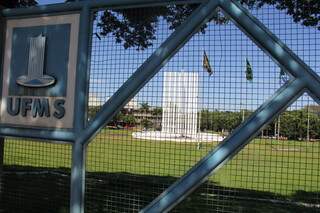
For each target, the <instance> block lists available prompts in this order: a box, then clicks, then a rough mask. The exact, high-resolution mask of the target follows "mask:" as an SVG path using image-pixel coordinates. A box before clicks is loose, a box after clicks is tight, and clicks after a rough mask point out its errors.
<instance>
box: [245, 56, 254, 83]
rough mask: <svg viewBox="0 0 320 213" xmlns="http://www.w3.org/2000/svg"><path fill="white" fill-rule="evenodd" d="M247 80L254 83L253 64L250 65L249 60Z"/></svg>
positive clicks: (247, 63)
mask: <svg viewBox="0 0 320 213" xmlns="http://www.w3.org/2000/svg"><path fill="white" fill-rule="evenodd" d="M246 79H247V80H248V81H252V80H253V72H252V67H251V64H250V62H249V60H248V58H246Z"/></svg>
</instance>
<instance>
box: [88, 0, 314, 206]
mask: <svg viewBox="0 0 320 213" xmlns="http://www.w3.org/2000/svg"><path fill="white" fill-rule="evenodd" d="M194 8H196V6H193V5H192V6H174V5H173V6H168V7H166V8H162V7H157V8H144V9H127V10H121V9H119V10H101V11H98V12H96V13H95V14H94V23H93V34H92V56H91V67H90V69H91V74H90V91H89V103H88V110H89V122H90V118H92V117H93V116H94V115H95V113H96V112H97V111H98V110H99V109H100V107H101V105H102V104H103V103H104V102H105V101H107V100H108V99H109V98H110V97H111V96H112V94H113V93H114V92H115V91H116V90H117V89H118V88H119V87H120V86H121V84H122V83H123V82H125V81H126V80H127V79H128V78H129V77H130V75H131V74H132V73H133V72H134V71H135V70H136V69H137V68H138V67H139V66H140V65H141V64H142V63H143V62H144V60H146V59H147V58H148V56H150V54H151V53H152V52H154V51H155V50H156V48H157V47H158V46H159V45H160V44H161V43H162V42H163V41H164V40H165V39H166V38H167V37H168V36H169V35H170V34H171V33H172V32H173V30H174V29H175V28H176V27H177V26H178V25H179V24H180V23H181V20H184V19H185V17H183V18H181V17H178V15H176V14H180V15H181V14H186V15H185V16H188V15H189V14H190V12H191V11H193V10H194ZM177 11H178V12H179V13H177ZM251 12H253V13H254V15H255V16H257V17H258V18H259V19H260V20H261V21H262V22H263V23H264V24H265V25H266V26H267V27H269V28H270V30H271V31H273V32H274V33H275V34H276V35H277V36H279V37H280V39H282V40H283V41H284V42H285V43H286V44H287V45H288V46H289V47H290V48H291V49H292V50H293V51H294V52H296V53H297V54H298V55H299V56H300V57H301V58H302V59H303V60H305V62H306V63H307V64H309V65H310V66H311V68H312V69H314V70H316V71H317V72H318V73H319V62H317V60H316V58H317V57H318V54H319V51H318V49H319V33H318V31H317V30H316V29H314V28H308V27H303V26H301V25H299V24H296V23H294V22H293V21H292V18H291V17H289V16H288V15H286V14H285V13H284V12H279V11H278V10H276V9H275V8H273V7H263V8H260V9H258V10H252V11H251ZM175 15H176V16H175ZM290 78H291V77H290V76H288V75H287V74H286V72H285V70H283V69H281V67H279V66H278V65H277V64H276V63H274V62H273V61H272V59H271V58H270V57H269V56H268V55H266V54H265V53H264V52H263V51H262V50H260V49H259V47H257V46H256V45H255V44H254V43H253V42H252V41H251V40H250V39H249V38H247V36H246V35H245V34H244V33H242V32H241V31H240V30H239V29H238V28H237V27H236V26H235V25H234V24H233V23H232V22H231V20H229V18H228V17H227V16H225V15H224V14H223V13H222V11H221V10H217V11H216V12H215V16H214V19H213V20H212V21H210V22H209V23H207V25H206V26H205V27H204V28H202V29H201V30H200V31H199V32H198V33H197V34H196V35H195V36H193V38H192V39H191V40H190V41H189V42H188V43H187V44H186V45H185V46H184V47H183V48H182V49H181V50H180V51H178V52H177V53H176V54H175V56H174V57H173V58H172V59H171V60H170V61H168V63H167V64H166V65H165V66H164V67H163V68H162V69H161V71H160V72H159V73H158V74H157V75H156V76H155V77H153V79H151V81H150V82H149V83H148V84H147V85H145V86H144V87H143V88H142V89H141V91H140V92H139V93H138V94H137V95H136V96H135V97H134V98H132V99H131V100H130V102H129V103H128V104H127V105H126V106H125V107H124V108H123V109H121V111H120V113H118V114H117V115H116V116H115V117H114V118H113V119H112V120H111V121H110V122H109V123H108V124H107V125H106V126H105V128H104V129H103V130H102V131H101V132H100V133H99V135H98V136H97V137H96V138H95V139H94V141H93V142H92V143H91V144H89V146H88V159H87V172H86V211H87V212H137V211H139V210H140V209H141V208H143V207H144V206H145V205H147V204H148V203H149V202H150V201H151V200H153V199H154V198H155V197H156V196H157V195H159V194H160V193H161V192H162V191H163V190H164V189H166V188H167V187H168V186H170V185H171V184H172V183H173V182H174V181H176V180H178V179H179V178H180V177H181V176H182V175H183V174H184V173H185V172H186V171H188V170H189V169H190V168H191V167H192V166H193V165H194V164H195V163H196V162H197V161H199V160H200V159H201V158H202V157H203V156H205V155H206V154H207V153H208V152H209V151H211V150H212V149H213V148H214V147H215V146H216V145H217V144H218V143H219V142H220V141H221V140H223V139H224V138H225V137H227V136H228V135H229V134H230V133H231V132H232V131H233V130H234V129H235V128H236V127H238V126H239V125H240V124H241V123H242V122H243V121H244V120H245V119H246V118H248V117H249V116H250V115H251V114H252V113H253V112H254V111H255V110H256V109H257V108H258V107H259V106H260V105H261V104H262V103H263V102H265V101H266V100H267V99H268V98H270V97H271V96H272V94H274V92H275V91H276V90H277V89H279V88H280V87H281V86H282V85H284V84H285V83H286V82H287V81H289V80H290ZM318 121H319V112H318V105H317V103H315V102H314V101H313V100H312V99H310V97H308V96H307V94H306V95H304V96H303V97H302V98H300V99H299V100H298V101H297V102H296V103H294V104H293V105H292V106H291V107H290V108H288V109H287V110H286V111H284V112H283V113H282V114H281V115H280V116H279V117H278V118H276V119H275V120H274V121H273V122H272V123H271V124H269V125H268V126H266V127H265V128H264V129H263V131H262V132H261V133H260V134H259V135H258V136H257V137H256V138H255V139H254V140H253V141H252V142H251V144H249V145H248V146H247V147H246V148H245V149H244V150H242V151H241V152H240V154H239V155H237V156H236V157H235V158H234V159H233V160H232V161H230V162H229V163H228V164H227V165H226V166H225V167H223V168H222V169H220V170H219V171H218V172H217V173H216V174H215V175H214V176H212V177H210V178H209V180H208V181H207V182H206V183H204V184H202V185H201V186H200V188H199V189H197V190H196V191H195V192H194V193H192V194H191V195H190V196H189V197H188V198H186V199H185V200H184V201H183V202H182V203H181V204H179V205H178V206H177V207H176V208H175V209H173V210H172V212H314V211H318V210H319V194H318V191H319V189H318V182H319V179H318V172H317V170H318V167H319V157H318V152H319V147H318V145H317V144H318V142H317V140H318V138H319V136H318V134H319V131H318V126H319V123H317V122H318Z"/></svg>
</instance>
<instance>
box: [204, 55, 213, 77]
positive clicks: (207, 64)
mask: <svg viewBox="0 0 320 213" xmlns="http://www.w3.org/2000/svg"><path fill="white" fill-rule="evenodd" d="M202 66H203V68H204V69H205V70H206V71H207V72H208V73H209V75H212V73H213V70H212V69H211V66H210V62H209V58H208V56H207V54H206V51H203V61H202Z"/></svg>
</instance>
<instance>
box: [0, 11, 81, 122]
mask: <svg viewBox="0 0 320 213" xmlns="http://www.w3.org/2000/svg"><path fill="white" fill-rule="evenodd" d="M78 20H79V17H78V15H62V16H51V17H45V18H44V17H39V18H30V19H22V20H9V21H8V22H7V31H6V47H5V60H4V67H3V76H2V78H3V85H2V99H1V123H6V124H11V125H17V126H28V127H30V126H38V127H46V128H51V127H54V128H72V127H73V117H74V115H73V111H74V110H73V109H74V96H75V94H74V92H75V74H76V71H75V70H76V58H77V54H76V53H77V45H78V44H77V43H78V42H77V36H78V29H79V23H78V22H79V21H78Z"/></svg>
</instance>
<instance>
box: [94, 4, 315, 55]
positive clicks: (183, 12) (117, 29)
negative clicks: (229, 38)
mask: <svg viewBox="0 0 320 213" xmlns="http://www.w3.org/2000/svg"><path fill="white" fill-rule="evenodd" d="M240 2H241V4H243V5H244V6H246V7H249V8H258V9H259V8H262V7H263V6H265V5H273V6H275V8H276V9H278V10H285V11H286V12H287V14H288V15H290V16H292V17H293V21H294V22H296V23H301V24H302V25H304V26H312V27H316V28H318V29H319V30H320V16H319V12H320V1H319V0H305V1H303V0H241V1H240ZM197 7H198V4H189V5H168V6H166V7H156V8H142V9H141V8H139V9H136V8H135V9H117V10H105V11H104V12H103V15H102V16H101V17H100V18H99V20H98V28H99V29H100V32H97V35H101V36H107V35H108V34H112V35H113V36H115V38H116V42H117V43H121V44H123V46H124V47H125V48H130V47H135V48H136V49H137V50H143V49H145V48H148V47H149V46H152V41H153V40H155V39H156V28H157V25H158V23H159V20H160V18H163V19H164V20H166V21H167V22H168V24H169V27H170V29H176V28H177V27H178V26H179V25H180V24H181V23H182V22H183V21H184V20H186V18H187V17H188V16H189V15H190V14H191V13H192V12H193V11H194V10H195V9H196V8H197ZM227 21H228V19H227V18H226V17H225V16H224V15H223V14H222V13H221V12H220V11H219V10H217V11H216V12H215V14H214V16H213V18H212V20H211V22H214V23H216V24H225V23H226V22H227ZM205 28H206V25H205V26H204V27H203V28H202V29H201V30H200V31H201V32H202V33H204V32H205Z"/></svg>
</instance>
